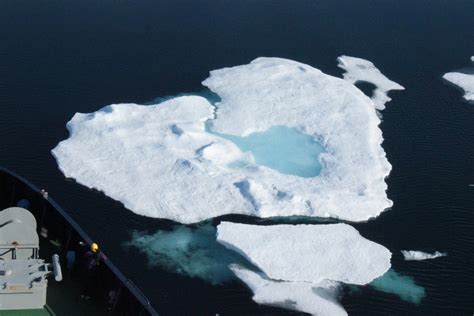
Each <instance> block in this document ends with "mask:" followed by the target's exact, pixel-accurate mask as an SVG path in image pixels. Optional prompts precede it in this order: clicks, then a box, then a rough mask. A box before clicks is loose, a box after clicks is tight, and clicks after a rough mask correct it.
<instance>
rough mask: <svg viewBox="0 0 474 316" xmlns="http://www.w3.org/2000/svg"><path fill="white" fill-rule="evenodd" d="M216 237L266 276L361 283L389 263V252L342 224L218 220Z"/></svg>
mask: <svg viewBox="0 0 474 316" xmlns="http://www.w3.org/2000/svg"><path fill="white" fill-rule="evenodd" d="M217 241H218V242H220V243H222V244H223V245H224V246H225V247H228V248H229V249H231V250H234V251H236V252H239V253H240V254H242V255H243V256H244V257H246V258H247V259H248V260H249V261H250V262H251V263H253V264H254V265H255V266H257V267H258V268H260V269H261V270H262V271H263V272H264V273H265V275H267V276H268V277H269V278H270V279H273V280H279V281H298V282H311V283H319V282H322V281H324V280H331V281H338V282H343V283H347V284H358V285H363V284H367V283H370V282H371V281H373V280H374V279H375V278H377V277H379V276H381V275H383V274H384V273H385V272H386V271H387V270H388V269H389V268H390V258H391V253H390V251H389V250H388V249H387V248H385V247H383V246H382V245H379V244H377V243H375V242H372V241H370V240H367V239H365V238H364V237H362V236H361V235H360V234H359V232H358V231H357V230H355V229H354V228H353V227H352V226H350V225H347V224H327V225H305V224H301V225H270V226H259V225H248V224H239V223H231V222H222V223H221V224H219V226H218V227H217Z"/></svg>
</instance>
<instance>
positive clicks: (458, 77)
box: [443, 56, 474, 101]
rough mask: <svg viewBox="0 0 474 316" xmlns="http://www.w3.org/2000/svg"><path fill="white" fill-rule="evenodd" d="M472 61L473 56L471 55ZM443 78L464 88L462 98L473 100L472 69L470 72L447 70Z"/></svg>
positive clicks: (473, 60) (473, 75)
mask: <svg viewBox="0 0 474 316" xmlns="http://www.w3.org/2000/svg"><path fill="white" fill-rule="evenodd" d="M471 62H474V56H472V57H471ZM443 78H444V79H445V80H447V81H449V82H451V83H452V84H454V85H456V86H458V87H459V88H461V89H463V90H464V99H466V100H468V101H474V71H473V72H471V73H462V72H448V73H446V74H444V75H443Z"/></svg>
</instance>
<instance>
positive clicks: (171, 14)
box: [0, 0, 474, 315]
mask: <svg viewBox="0 0 474 316" xmlns="http://www.w3.org/2000/svg"><path fill="white" fill-rule="evenodd" d="M342 54H347V55H350V56H355V57H361V58H365V59H368V60H370V61H372V62H373V63H374V64H375V65H376V66H377V67H378V68H379V69H380V70H381V71H382V72H383V73H384V74H385V75H387V77H389V78H390V79H392V80H394V81H396V82H398V83H400V84H401V85H403V86H404V87H405V88H406V90H405V91H400V92H394V93H391V96H392V98H393V101H392V102H390V103H389V104H388V105H387V109H386V110H384V111H383V122H382V124H381V129H382V131H383V135H384V138H385V141H384V143H383V147H384V150H385V151H386V153H387V156H388V160H389V161H390V163H391V164H392V166H393V170H392V172H391V174H390V176H389V178H388V179H387V182H388V196H389V198H390V199H392V200H393V201H394V206H393V208H391V209H390V210H387V211H386V212H384V213H383V214H382V215H381V216H380V217H379V218H377V219H376V220H372V221H369V222H368V223H359V224H354V226H355V228H356V229H358V230H359V231H360V232H361V234H362V235H363V236H364V237H366V238H368V239H370V240H373V241H375V242H378V243H380V244H382V245H384V246H386V247H387V248H389V249H390V250H391V251H392V252H393V254H394V255H393V258H392V268H393V269H394V270H395V271H396V272H397V273H399V274H401V275H403V276H407V277H411V278H412V279H413V280H414V282H415V283H416V284H417V285H419V286H421V287H423V288H424V289H425V297H424V298H423V299H421V301H420V302H419V303H418V304H415V303H413V302H410V301H406V300H402V299H401V298H400V297H399V296H397V295H394V294H390V293H383V292H380V291H377V290H375V289H374V288H371V287H363V288H359V289H348V288H346V289H344V291H343V293H341V295H342V298H341V301H342V304H343V305H344V307H345V308H346V310H347V311H348V312H349V314H351V315H382V314H388V315H407V314H410V315H472V314H473V313H474V187H472V186H471V187H470V186H469V184H470V183H474V163H473V156H474V143H473V140H474V105H472V104H469V103H467V102H465V101H463V99H462V93H461V91H459V90H458V89H455V88H453V87H452V86H450V85H448V84H446V83H445V82H443V80H442V79H441V76H442V75H443V74H444V73H446V72H448V71H452V70H456V69H460V68H463V67H465V66H468V64H469V58H470V56H472V55H474V1H472V0H449V1H448V0H410V1H408V0H357V1H354V0H346V1H341V0H292V1H290V0H271V1H269V0H232V1H230V0H216V1H200V0H193V1H191V0H188V1H181V0H173V1H160V0H140V1H126V0H120V1H119V0H115V1H111V0H101V1H92V0H82V1H71V0H62V1H58V0H48V1H45V0H36V1H27V0H14V1H12V0H0V137H1V138H0V165H2V166H5V167H7V168H10V169H12V170H14V171H16V172H18V173H20V174H21V175H23V176H25V177H26V178H28V179H30V180H31V181H32V182H33V183H35V184H37V185H38V186H39V187H43V188H45V189H47V190H48V191H49V192H50V195H51V196H52V197H54V198H55V199H56V200H57V201H58V202H59V203H60V204H62V205H63V207H64V208H65V209H67V210H68V211H69V212H70V213H71V215H72V216H73V217H74V218H75V219H76V221H77V222H79V223H80V224H81V225H82V226H83V227H84V229H85V230H86V232H88V233H89V234H90V235H91V236H92V237H93V239H95V240H96V241H97V242H98V243H99V244H100V245H101V246H102V248H103V249H104V251H105V252H106V253H107V255H108V257H110V259H111V260H113V262H114V263H115V264H116V265H117V266H118V267H119V268H120V269H121V270H122V271H123V272H124V273H125V275H127V276H128V277H129V278H131V279H132V280H133V281H134V282H135V283H136V284H137V285H138V286H139V287H140V288H141V289H142V290H143V292H144V293H145V295H146V296H147V297H148V298H149V299H150V300H151V301H152V303H153V305H154V306H155V308H156V309H157V310H158V311H159V312H160V313H161V314H163V315H215V314H220V315H288V314H293V313H294V312H291V311H286V310H284V309H280V308H276V307H268V306H259V305H257V304H256V303H254V302H253V301H252V299H251V296H252V294H251V292H250V291H249V290H248V289H247V288H246V287H245V286H244V285H243V284H242V283H240V282H238V281H228V282H226V283H224V284H221V285H219V284H218V285H213V284H212V283H209V282H206V281H204V280H202V279H200V278H190V277H187V276H185V275H183V274H179V273H176V272H173V271H171V270H170V269H166V268H165V267H160V266H158V265H150V264H149V261H148V257H147V254H146V253H144V252H142V251H138V250H137V249H134V247H128V246H124V244H125V243H127V242H129V241H130V240H131V239H132V236H133V235H134V234H137V232H149V233H150V234H154V233H156V232H157V231H159V230H170V229H176V227H177V225H176V224H175V223H172V222H171V221H165V220H158V219H150V218H145V217H141V216H138V215H135V214H134V213H132V212H131V211H129V210H126V209H125V208H124V207H123V206H122V205H121V204H120V203H118V202H115V201H113V200H111V199H109V198H107V197H106V196H104V195H103V194H101V193H100V192H97V191H95V190H90V189H87V188H85V187H82V186H80V185H78V184H77V183H75V182H74V181H72V180H67V179H65V178H64V176H63V175H62V173H61V172H60V171H59V170H58V168H57V165H56V162H55V160H54V158H53V156H52V155H51V153H50V150H51V149H52V148H54V147H55V146H56V144H57V143H58V142H59V141H61V140H63V139H66V138H67V137H68V133H67V130H66V128H65V124H66V122H67V121H68V120H69V119H70V118H71V117H72V116H73V115H74V113H76V112H93V111H96V110H97V109H99V108H101V107H102V106H104V105H107V104H111V103H120V102H137V103H145V102H147V101H149V100H153V99H155V98H157V97H160V96H169V95H176V94H178V93H181V92H183V91H189V92H193V91H201V90H202V86H201V84H200V83H201V81H202V80H204V79H205V78H206V77H207V76H208V73H209V71H210V70H213V69H219V68H222V67H228V66H234V65H240V64H246V63H249V62H250V61H251V60H253V59H254V58H256V57H260V56H271V57H284V58H289V59H293V60H296V61H300V62H303V63H307V64H309V65H311V66H313V67H316V68H319V69H321V70H322V71H324V72H326V73H328V74H332V75H335V76H340V74H341V70H340V69H338V68H337V67H336V64H337V62H336V58H337V57H338V56H340V55H342ZM369 90H370V89H369ZM229 218H230V219H232V218H234V217H232V216H231V217H227V219H229ZM239 220H243V221H246V222H251V223H267V221H260V220H258V219H252V218H241V217H239ZM218 221H219V219H216V220H214V222H213V223H214V224H215V223H217V222H218ZM178 227H179V226H178ZM181 229H185V228H181ZM134 232H135V233H134ZM404 249H409V250H410V249H414V250H425V251H435V250H438V251H442V252H446V253H447V254H448V255H447V256H446V257H442V258H437V259H434V260H432V261H422V262H416V261H410V262H408V261H404V260H403V258H402V255H401V254H400V253H399V250H404ZM315 264H317V263H315ZM294 314H298V313H294Z"/></svg>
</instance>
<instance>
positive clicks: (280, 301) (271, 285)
mask: <svg viewBox="0 0 474 316" xmlns="http://www.w3.org/2000/svg"><path fill="white" fill-rule="evenodd" d="M231 269H232V271H234V273H235V274H236V275H237V277H238V278H239V279H241V280H242V281H243V282H244V283H245V284H247V286H248V287H249V288H250V289H251V290H252V292H253V300H254V301H255V302H257V303H259V304H264V305H273V306H279V307H283V308H286V309H292V310H297V311H301V312H305V313H309V314H312V315H331V316H338V315H347V313H346V311H345V310H344V308H343V307H342V306H341V305H340V304H339V303H338V302H337V294H338V288H339V285H338V283H337V282H331V281H324V282H321V283H319V284H312V283H306V282H283V281H275V280H269V279H268V278H265V277H264V276H262V275H261V274H258V273H256V272H253V271H250V270H247V269H243V268H241V267H239V266H236V265H233V266H232V267H231Z"/></svg>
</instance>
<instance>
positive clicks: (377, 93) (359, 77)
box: [337, 56, 405, 110]
mask: <svg viewBox="0 0 474 316" xmlns="http://www.w3.org/2000/svg"><path fill="white" fill-rule="evenodd" d="M337 60H338V61H339V64H338V67H339V68H342V69H343V70H345V71H346V72H345V73H344V74H343V76H344V79H345V80H347V81H349V82H351V83H353V84H355V83H357V82H370V83H372V84H373V85H375V87H376V88H375V90H374V92H373V95H372V97H371V98H372V100H373V102H374V105H375V108H376V109H377V110H383V109H385V103H387V102H389V101H390V100H392V99H391V98H390V97H389V96H388V92H389V91H390V90H404V89H405V88H404V87H402V86H401V85H399V84H398V83H396V82H394V81H392V80H390V79H388V78H387V77H385V75H384V74H382V73H381V72H380V70H379V69H377V67H375V66H374V64H373V63H372V62H370V61H368V60H365V59H362V58H356V57H350V56H340V57H339V58H338V59H337Z"/></svg>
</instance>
